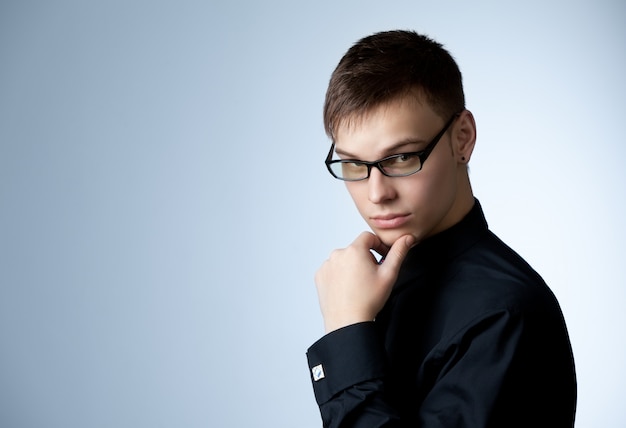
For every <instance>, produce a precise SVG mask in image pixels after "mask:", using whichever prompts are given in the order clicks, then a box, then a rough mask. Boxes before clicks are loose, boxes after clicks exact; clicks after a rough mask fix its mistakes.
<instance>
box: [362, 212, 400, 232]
mask: <svg viewBox="0 0 626 428" xmlns="http://www.w3.org/2000/svg"><path fill="white" fill-rule="evenodd" d="M370 220H371V222H372V225H373V226H375V227H376V228H378V229H395V228H397V227H400V226H402V225H404V224H405V223H406V222H407V221H408V220H409V214H385V215H379V216H373V217H370Z"/></svg>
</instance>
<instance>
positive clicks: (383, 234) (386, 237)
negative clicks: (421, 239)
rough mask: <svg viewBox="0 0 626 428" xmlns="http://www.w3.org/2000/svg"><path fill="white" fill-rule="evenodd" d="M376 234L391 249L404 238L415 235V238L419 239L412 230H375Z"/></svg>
mask: <svg viewBox="0 0 626 428" xmlns="http://www.w3.org/2000/svg"><path fill="white" fill-rule="evenodd" d="M374 233H375V234H376V236H378V237H379V238H380V240H381V241H383V243H384V244H385V245H386V246H388V247H391V246H392V245H393V243H394V242H396V241H397V240H398V239H399V238H401V237H402V236H405V235H413V236H415V237H418V235H417V234H415V233H414V232H412V231H410V230H374Z"/></svg>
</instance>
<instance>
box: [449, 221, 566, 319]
mask: <svg viewBox="0 0 626 428" xmlns="http://www.w3.org/2000/svg"><path fill="white" fill-rule="evenodd" d="M440 285H441V293H442V295H441V297H442V298H443V299H444V300H446V301H447V302H448V303H450V304H451V305H452V306H453V307H454V310H459V308H460V307H464V308H467V309H468V310H470V311H471V313H473V314H477V313H481V312H485V313H493V312H499V311H508V312H514V313H538V312H547V313H551V312H554V311H557V312H559V313H560V309H559V308H558V303H557V301H556V298H555V297H554V294H553V293H552V291H551V290H550V288H549V287H548V285H547V284H546V283H545V281H544V280H543V278H542V277H541V276H540V275H539V274H538V273H537V272H536V271H535V270H534V269H533V268H532V267H531V266H530V265H529V264H528V263H527V262H526V261H525V260H524V259H523V258H522V257H521V256H520V255H519V254H517V253H516V252H515V251H514V250H513V249H511V248H510V247H509V246H508V245H506V244H505V243H504V242H502V241H501V240H500V239H499V238H498V237H497V236H496V235H494V234H493V233H491V232H490V231H487V232H486V233H485V234H484V236H483V238H482V239H480V240H478V241H477V242H476V243H475V244H474V245H473V246H472V247H470V248H468V249H467V251H465V252H464V253H462V254H459V255H458V256H457V257H455V258H454V259H452V260H450V261H449V264H448V265H447V266H446V269H445V270H444V276H443V277H442V278H441V284H440Z"/></svg>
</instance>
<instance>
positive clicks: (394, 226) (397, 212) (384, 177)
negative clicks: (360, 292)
mask: <svg viewBox="0 0 626 428" xmlns="http://www.w3.org/2000/svg"><path fill="white" fill-rule="evenodd" d="M324 123H325V126H326V130H327V133H328V134H329V136H330V137H331V138H332V140H333V146H332V148H331V152H330V153H329V158H328V160H327V161H328V163H329V170H331V172H332V173H333V175H335V176H336V177H337V178H341V179H347V181H346V186H347V188H348V191H349V192H350V195H351V196H352V198H353V200H354V202H355V204H356V206H357V208H358V210H359V212H360V214H361V215H362V216H363V218H364V219H365V221H366V222H367V223H368V224H369V226H370V227H371V228H372V230H373V231H374V233H376V234H377V235H378V236H379V237H380V238H381V239H382V241H383V242H384V243H385V244H387V245H391V244H393V242H395V240H396V239H398V238H399V237H401V236H403V235H406V234H411V235H413V236H415V237H416V238H417V240H418V241H419V240H422V239H424V238H426V237H428V236H431V235H433V234H436V233H439V232H441V231H443V230H445V229H447V228H449V227H451V226H452V225H454V224H456V223H457V222H458V221H460V220H461V219H462V218H463V216H465V214H467V212H468V211H469V210H470V209H471V207H472V205H473V203H474V198H473V195H472V191H471V186H470V183H469V178H468V174H467V162H468V161H469V159H470V156H471V153H472V150H473V147H474V142H475V138H476V126H475V123H474V118H473V116H472V114H471V113H470V112H469V111H467V110H465V102H464V96H463V88H462V83H461V73H460V72H459V69H458V67H457V66H456V63H455V62H454V60H453V59H452V57H451V56H450V55H449V54H448V53H447V52H446V51H445V50H444V49H443V48H442V47H441V45H439V44H438V43H436V42H434V41H432V40H430V39H428V38H426V37H423V36H420V35H418V34H415V33H412V32H404V31H394V32H385V33H378V34H375V35H373V36H369V37H366V38H364V39H362V40H361V41H359V42H357V44H355V45H354V46H353V47H352V48H351V49H350V50H349V51H348V52H347V53H346V55H345V56H344V57H343V58H342V59H341V61H340V63H339V65H338V66H337V68H336V70H335V72H334V73H333V76H332V78H331V81H330V85H329V88H328V92H327V97H326V104H325V108H324ZM395 155H399V156H395ZM333 159H334V160H335V161H344V162H343V163H341V162H340V163H333ZM380 160H382V161H381V162H377V161H380ZM351 180H354V181H351Z"/></svg>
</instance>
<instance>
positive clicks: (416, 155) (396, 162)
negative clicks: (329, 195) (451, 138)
mask: <svg viewBox="0 0 626 428" xmlns="http://www.w3.org/2000/svg"><path fill="white" fill-rule="evenodd" d="M459 114H460V113H457V114H455V115H454V116H452V117H451V118H450V120H449V121H448V122H447V123H446V125H445V126H444V127H443V129H442V130H441V131H439V133H438V134H437V135H436V136H435V138H433V139H432V141H431V142H430V143H428V145H427V146H426V148H424V150H421V151H419V152H409V153H398V154H396V155H391V156H387V157H386V158H382V159H379V160H377V161H374V162H366V161H362V160H358V159H338V160H332V157H333V152H334V151H335V143H334V142H333V144H332V145H331V147H330V152H328V156H326V161H325V163H326V167H327V168H328V171H329V172H330V173H331V174H332V176H333V177H335V178H337V179H339V180H343V181H361V180H366V179H368V178H369V176H370V173H371V171H372V167H374V166H375V167H376V168H378V170H379V171H380V172H381V173H382V174H383V175H386V176H387V177H406V176H407V175H412V174H415V173H416V172H418V171H420V170H421V169H422V167H423V166H424V162H426V159H427V158H428V155H430V153H431V152H432V151H433V149H434V148H435V146H436V145H437V143H438V142H439V140H441V137H443V134H445V133H446V131H447V130H448V128H449V127H450V125H452V122H454V120H455V119H456V118H457V117H458V116H459Z"/></svg>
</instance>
